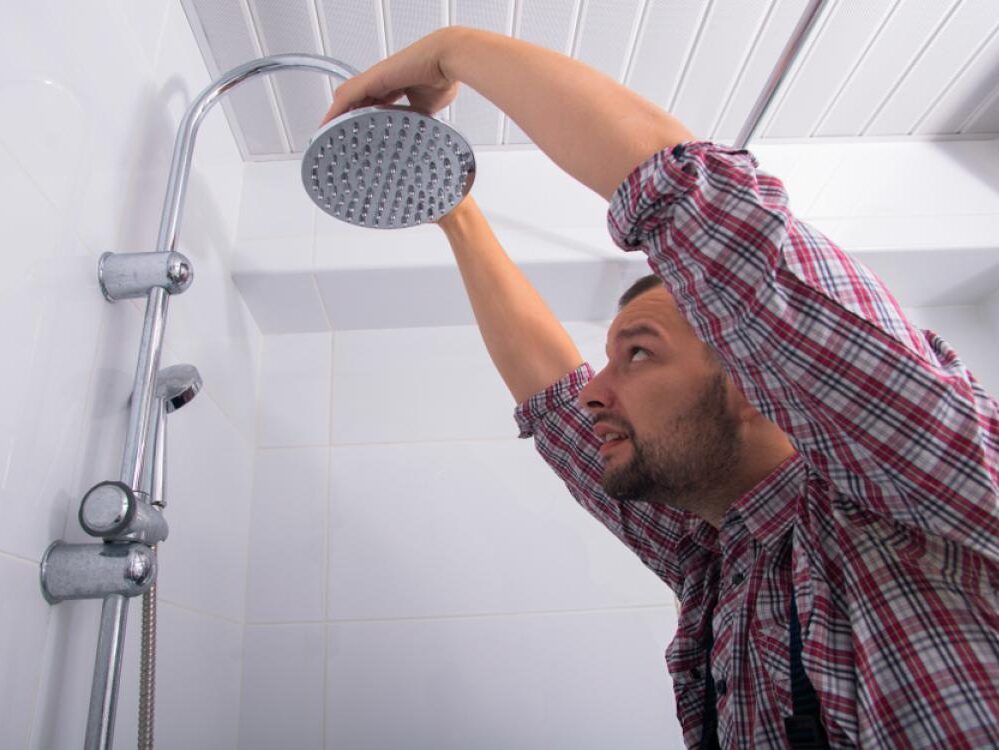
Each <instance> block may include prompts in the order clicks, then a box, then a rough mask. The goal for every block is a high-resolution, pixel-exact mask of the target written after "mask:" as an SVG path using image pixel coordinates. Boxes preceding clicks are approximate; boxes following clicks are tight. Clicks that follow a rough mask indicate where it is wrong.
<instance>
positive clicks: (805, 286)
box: [516, 142, 999, 749]
mask: <svg viewBox="0 0 999 750" xmlns="http://www.w3.org/2000/svg"><path fill="white" fill-rule="evenodd" d="M608 224H609V227H610V231H611V234H612V236H613V238H614V240H615V242H617V243H618V244H619V245H620V246H621V247H622V248H624V249H626V250H635V249H640V250H642V251H644V252H646V253H647V254H648V257H649V265H650V267H651V268H652V270H653V271H654V272H655V273H656V274H657V275H658V276H659V277H660V278H662V279H663V281H664V282H665V283H666V286H667V288H668V289H669V290H670V291H671V292H672V294H673V295H674V297H675V298H676V301H677V304H678V305H679V307H680V310H681V311H682V312H683V314H684V315H685V316H686V318H687V320H688V321H690V323H691V325H692V326H694V329H695V330H696V331H697V333H698V335H699V336H700V337H701V339H702V340H703V341H706V342H708V343H709V344H711V345H712V346H713V347H714V349H715V350H716V351H717V353H718V355H719V356H720V357H721V359H722V360H723V362H724V363H725V366H726V369H727V370H728V372H729V374H730V375H731V376H732V378H733V379H734V380H735V382H736V383H737V384H738V385H739V387H740V388H741V389H742V391H743V392H744V393H745V394H746V396H747V397H748V398H749V400H750V401H751V402H752V403H753V404H754V405H755V406H756V408H757V409H759V410H760V412H762V413H763V414H764V415H765V416H766V417H768V418H769V419H771V420H772V421H774V422H776V423H777V424H778V425H780V427H781V428H782V429H783V430H784V431H785V432H786V433H787V434H788V435H789V436H790V438H791V439H792V441H793V442H794V444H795V447H796V448H797V450H798V453H797V455H795V456H793V457H792V458H790V459H789V460H788V461H787V462H785V463H784V464H783V465H782V466H780V467H778V468H777V469H776V470H775V471H774V472H773V473H772V474H771V476H770V477H769V478H767V479H766V480H764V481H763V482H762V483H761V484H760V485H759V486H757V487H756V488H755V489H754V490H753V491H752V492H751V493H749V494H748V495H746V496H745V497H742V498H740V499H739V500H738V501H737V502H736V503H735V505H734V506H733V507H732V509H731V510H730V511H729V513H728V514H727V515H726V517H725V521H724V523H723V526H722V528H721V529H719V530H715V529H713V528H712V527H710V526H709V525H708V524H707V523H705V522H703V521H701V520H699V519H698V518H697V517H695V516H693V515H691V514H687V513H683V512H680V511H676V510H673V509H670V508H668V507H663V506H657V505H652V504H649V503H641V502H630V503H622V502H617V501H615V500H613V499H612V498H610V497H608V496H607V495H606V494H605V493H604V492H603V490H602V489H601V488H600V485H599V478H600V475H601V465H600V461H599V459H598V457H597V449H598V441H597V439H596V438H595V437H594V435H593V433H592V431H591V424H590V420H589V417H588V415H587V414H586V412H585V411H584V410H583V409H581V408H580V407H579V405H578V404H577V403H576V400H577V396H578V394H579V391H580V389H581V388H582V386H583V385H584V384H585V383H586V382H587V380H588V379H589V378H590V377H591V376H592V374H593V373H592V370H591V369H590V368H589V366H588V365H583V366H581V367H580V368H579V369H578V370H576V371H575V372H572V373H569V374H568V375H566V376H565V377H564V378H563V379H562V380H561V381H560V382H558V383H556V384H554V385H553V386H551V387H550V388H548V389H547V390H546V391H544V392H542V393H539V394H537V395H535V396H534V397H532V398H531V399H529V400H528V401H526V402H525V403H523V404H521V405H520V407H518V409H517V414H516V417H517V421H518V424H519V426H520V429H521V435H522V436H525V437H526V436H529V435H534V437H535V440H536V444H537V447H538V450H539V451H540V452H541V454H542V455H543V456H544V458H545V460H547V461H548V463H549V464H551V466H552V467H553V468H554V469H555V471H556V472H557V473H558V474H559V476H561V477H562V479H563V480H564V481H565V482H566V484H567V486H568V488H569V491H570V492H571V493H572V495H573V496H574V497H575V498H576V500H578V501H579V503H580V504H581V505H583V506H584V507H585V508H586V509H588V510H589V511H590V512H591V513H592V514H593V515H595V516H596V517H597V518H598V519H599V520H600V521H601V522H602V523H603V524H604V525H606V526H607V527H608V528H609V529H610V530H611V531H612V532H613V533H614V534H616V535H617V536H618V537H619V538H620V539H621V540H622V541H623V542H624V543H625V544H627V545H628V546H629V547H630V548H631V549H632V550H634V551H635V552H636V553H637V554H638V556H639V557H640V558H641V559H642V561H643V562H644V563H645V564H646V565H647V566H648V567H649V568H651V569H652V570H653V571H654V572H655V573H656V574H658V575H659V577H660V578H662V580H663V581H664V582H665V583H666V584H667V585H669V586H670V588H672V589H673V590H674V591H675V592H676V593H677V595H678V597H679V599H680V601H681V609H680V618H679V626H678V629H677V632H676V636H675V638H674V640H673V642H672V643H671V644H670V646H669V648H668V649H667V651H666V662H667V665H668V668H669V671H670V673H671V675H672V678H673V683H674V687H675V692H676V701H677V708H678V714H679V717H680V721H681V723H682V726H683V731H684V737H685V740H686V742H687V744H688V746H691V747H696V746H698V743H699V742H700V739H701V718H702V713H703V708H704V676H703V674H701V670H702V669H703V667H704V664H705V653H704V649H703V639H704V634H705V624H706V618H707V617H708V616H711V611H710V610H711V604H712V603H713V602H715V601H717V605H716V606H715V607H714V612H713V624H714V637H715V641H714V648H713V650H712V654H711V671H712V674H713V676H714V677H715V680H716V683H717V685H718V692H719V697H718V731H719V737H720V740H721V744H722V747H726V748H735V747H740V748H760V747H782V746H785V745H786V744H787V743H786V739H785V735H784V724H783V717H786V716H789V715H790V714H791V695H790V692H789V679H790V672H789V669H790V658H789V653H788V613H789V609H790V595H791V591H792V577H793V584H794V592H795V596H796V602H797V608H798V612H799V615H800V619H801V627H802V635H803V640H804V653H803V661H804V666H805V669H806V671H807V673H808V676H809V678H810V679H811V681H812V684H813V685H814V686H815V689H816V692H817V693H818V696H819V700H820V702H821V706H822V719H823V723H824V724H825V727H826V730H827V732H828V734H829V739H830V742H831V744H832V746H833V747H852V746H861V747H891V748H908V747H913V748H916V747H919V748H948V749H953V748H978V749H980V748H984V747H999V501H997V498H999V492H997V465H999V464H997V455H996V454H997V441H999V414H997V406H996V403H995V401H993V400H992V399H991V398H990V397H989V396H988V395H987V394H986V393H985V392H984V391H983V390H982V388H981V387H980V386H979V385H978V383H977V382H976V381H975V379H974V378H973V377H972V375H971V373H970V372H969V371H968V370H967V368H966V367H965V366H964V365H963V364H962V363H961V361H960V360H959V359H958V357H957V355H956V354H955V353H954V352H953V351H952V350H951V349H950V348H949V347H948V346H947V344H946V343H945V342H944V341H942V340H941V339H940V338H939V337H938V336H936V335H935V334H933V333H931V332H929V331H919V330H917V329H915V328H914V327H913V326H912V325H910V324H909V323H908V321H906V319H905V318H904V316H903V315H902V313H901V311H900V310H899V307H898V304H897V303H896V301H895V300H894V298H893V297H892V296H891V294H889V292H888V291H887V290H886V289H885V288H884V287H883V286H882V285H881V283H880V282H879V281H878V279H877V278H875V277H874V276H873V275H872V274H871V273H870V272H869V271H867V270H866V269H865V268H864V267H862V266H861V265H860V264H859V263H857V262H856V261H855V260H853V259H852V258H850V257H849V256H848V255H846V253H844V252H843V251H842V250H840V249H839V248H837V247H836V246H835V245H834V244H832V243H831V242H830V241H829V240H828V239H827V238H825V237H824V236H822V235H821V234H820V233H819V232H817V231H815V230H814V229H812V228H810V227H808V226H807V225H806V224H804V223H802V222H800V221H798V220H797V219H795V218H794V216H793V215H792V214H791V212H790V210H789V207H788V202H787V196H786V194H785V192H784V188H783V185H782V184H781V182H780V181H779V180H777V179H775V178H774V177H771V176H769V175H766V174H764V173H763V172H759V171H757V164H756V161H755V159H754V158H753V157H752V156H751V155H750V154H748V153H747V152H745V151H735V150H732V149H727V148H724V147H720V146H716V145H713V144H710V143H700V142H698V143H690V144H685V145H683V146H680V147H677V148H675V149H673V150H671V151H664V152H662V153H659V154H656V155H655V156H653V157H652V158H650V159H649V160H648V161H647V162H645V163H644V164H642V165H641V166H640V167H638V168H637V169H636V170H635V171H634V172H633V173H632V174H631V175H630V176H629V177H628V178H627V180H626V181H625V182H624V183H623V184H622V185H621V186H620V187H619V188H618V190H617V192H616V194H615V195H614V198H613V201H612V202H611V206H610V212H609V215H608Z"/></svg>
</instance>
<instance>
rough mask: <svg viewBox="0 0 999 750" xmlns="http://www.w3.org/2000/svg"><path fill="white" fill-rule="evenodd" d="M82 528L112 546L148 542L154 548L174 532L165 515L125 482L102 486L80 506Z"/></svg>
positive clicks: (86, 496) (94, 488)
mask: <svg viewBox="0 0 999 750" xmlns="http://www.w3.org/2000/svg"><path fill="white" fill-rule="evenodd" d="M80 526H81V527H82V528H83V530H84V531H85V532H87V533H88V534H90V536H97V537H101V538H102V539H104V540H105V541H108V542H112V541H113V542H119V541H130V542H144V543H145V544H148V545H150V546H153V545H156V544H159V543H160V542H162V541H164V540H166V538H167V535H168V534H169V533H170V529H169V527H168V526H167V522H166V518H164V517H163V513H162V512H161V511H160V510H159V509H157V508H154V507H153V506H152V505H150V504H149V503H148V502H146V501H145V500H141V499H139V497H138V496H137V494H136V493H135V492H133V491H132V489H131V488H130V487H129V486H128V485H127V484H125V483H124V482H114V481H109V482H100V483H99V484H96V485H94V486H93V487H92V488H90V490H89V491H88V492H87V494H86V495H84V496H83V500H82V501H81V502H80Z"/></svg>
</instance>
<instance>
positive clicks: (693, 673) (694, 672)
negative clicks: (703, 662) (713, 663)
mask: <svg viewBox="0 0 999 750" xmlns="http://www.w3.org/2000/svg"><path fill="white" fill-rule="evenodd" d="M690 676H691V677H693V678H694V679H695V680H699V679H701V670H699V669H698V668H697V667H694V668H693V669H691V670H690Z"/></svg>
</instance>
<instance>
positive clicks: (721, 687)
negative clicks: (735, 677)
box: [715, 677, 728, 695]
mask: <svg viewBox="0 0 999 750" xmlns="http://www.w3.org/2000/svg"><path fill="white" fill-rule="evenodd" d="M726 690H728V685H727V684H726V682H725V678H724V677H722V678H721V679H720V680H718V682H716V683H715V692H716V693H718V695H725V691H726Z"/></svg>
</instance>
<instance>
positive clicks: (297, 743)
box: [239, 623, 326, 750]
mask: <svg viewBox="0 0 999 750" xmlns="http://www.w3.org/2000/svg"><path fill="white" fill-rule="evenodd" d="M324 631H325V627H324V626H323V625H321V624H319V623H316V624H314V625H247V626H246V634H245V636H244V641H243V642H244V650H243V688H242V697H241V700H240V722H239V747H240V748H241V750H273V748H278V747H286V748H295V749H296V750H320V748H322V747H323V712H324V709H325V705H324V699H325V692H324V690H325V684H324V678H325V672H326V664H325V661H326V659H325V648H326V647H325V632H324Z"/></svg>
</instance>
